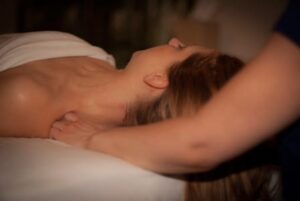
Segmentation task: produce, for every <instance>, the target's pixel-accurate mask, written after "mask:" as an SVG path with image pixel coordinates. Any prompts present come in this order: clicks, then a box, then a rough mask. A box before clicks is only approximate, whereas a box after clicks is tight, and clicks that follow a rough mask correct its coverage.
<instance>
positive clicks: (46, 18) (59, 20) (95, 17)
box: [0, 0, 194, 66]
mask: <svg viewBox="0 0 300 201" xmlns="http://www.w3.org/2000/svg"><path fill="white" fill-rule="evenodd" d="M0 2H1V7H2V8H1V9H0V11H1V20H0V24H1V26H0V33H1V34H2V33H11V32H29V31H39V30H58V31H64V32H69V33H73V34H75V35H77V36H79V37H81V38H83V39H85V40H87V41H88V42H90V43H92V44H93V45H96V46H100V47H102V48H104V49H105V50H107V51H108V52H110V53H112V54H113V55H114V56H116V57H117V61H118V62H117V64H118V66H123V65H125V64H126V62H127V61H128V59H129V58H130V55H131V54H132V52H133V51H135V50H138V49H144V48H147V47H149V46H152V45H155V43H156V42H155V40H153V37H152V36H151V34H152V28H151V27H153V23H158V21H159V20H160V19H161V17H163V16H162V15H161V13H162V12H161V9H162V7H163V6H164V5H166V2H168V4H167V5H169V6H171V7H172V6H176V7H180V5H179V3H180V2H184V5H183V6H184V7H185V8H184V9H183V10H184V11H183V12H182V13H183V15H184V13H187V12H188V10H190V8H191V7H192V6H193V4H194V1H193V0H184V1H182V0H181V1H176V0H172V1H160V0H0ZM153 10H154V11H153ZM154 26H155V25H154Z"/></svg>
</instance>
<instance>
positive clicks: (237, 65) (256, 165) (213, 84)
mask: <svg viewBox="0 0 300 201" xmlns="http://www.w3.org/2000/svg"><path fill="white" fill-rule="evenodd" d="M243 65H244V64H243V62H242V61H240V60H239V59H237V58H235V57H231V56H228V55H224V54H219V53H217V52H214V53H211V54H206V55H202V54H193V55H191V56H190V57H188V58H187V59H186V60H184V61H183V62H180V63H177V64H175V65H173V66H172V67H171V68H170V70H169V73H168V80H169V85H168V87H167V89H166V90H165V92H164V93H163V95H162V96H161V97H159V98H158V99H157V100H155V101H153V102H151V103H142V104H140V105H139V106H138V107H135V108H131V109H130V110H128V112H127V115H126V117H125V119H124V125H125V126H134V125H142V124H149V123H154V122H157V121H162V120H165V119H170V118H174V117H180V116H185V115H193V114H195V113H196V111H198V110H199V109H200V108H201V107H202V106H203V105H204V104H205V103H206V102H207V101H208V100H209V99H210V98H211V97H212V96H213V95H214V94H215V93H217V91H218V90H219V89H221V88H222V87H223V86H224V85H225V84H226V82H227V81H228V80H229V79H230V78H232V77H233V76H234V75H235V74H236V73H237V72H238V71H239V70H240V69H241V68H242V66H243ZM269 156H270V151H269V149H268V148H266V146H265V145H260V146H258V147H256V148H254V149H253V150H251V151H249V152H247V153H245V154H244V155H242V156H240V157H238V158H236V159H233V160H232V161H229V162H226V163H224V164H222V165H220V166H219V167H217V168H216V169H214V170H212V171H210V172H208V173H195V174H188V175H185V176H184V177H185V179H186V182H187V184H186V192H185V200H186V201H198V200H199V201H271V200H274V197H276V196H277V194H278V192H279V187H278V185H274V186H273V189H270V187H271V186H270V180H271V178H272V175H273V173H274V166H273V165H272V161H270V160H269V159H270V157H269Z"/></svg>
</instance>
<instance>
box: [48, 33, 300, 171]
mask: <svg viewBox="0 0 300 201" xmlns="http://www.w3.org/2000/svg"><path fill="white" fill-rule="evenodd" d="M299 77H300V51H299V47H298V46H296V45H295V44H293V43H292V42H291V41H289V40H288V39H287V38H285V37H284V36H282V35H281V34H278V33H274V34H273V35H272V37H271V38H270V40H269V41H268V43H267V44H266V46H265V47H264V49H263V50H262V51H261V53H260V54H259V55H258V56H257V57H256V58H255V59H254V60H253V61H252V62H251V63H249V64H247V65H246V67H245V68H244V69H243V70H242V71H241V72H240V73H239V74H238V75H237V76H235V77H234V78H233V79H232V80H231V81H230V82H229V83H228V84H227V85H226V86H225V87H224V88H223V89H222V90H221V91H220V92H219V93H217V95H216V96H215V97H213V98H212V100H211V101H209V103H208V104H206V105H205V106H204V107H202V108H201V111H198V112H197V113H196V115H194V116H192V117H186V118H176V119H172V120H168V121H164V122H160V123H156V124H151V125H146V126H137V127H129V128H116V129H108V130H105V131H103V130H102V131H99V130H98V129H97V128H95V127H93V128H91V127H90V128H88V127H85V129H82V127H81V126H83V125H86V123H85V121H82V120H81V118H79V116H78V115H77V114H76V113H69V114H68V115H67V116H66V117H65V118H64V119H63V120H61V121H60V122H57V123H55V124H54V125H53V129H52V133H51V134H52V136H53V138H55V139H57V140H60V141H63V142H66V143H69V144H73V145H77V146H81V147H84V148H87V149H91V150H95V151H99V152H104V153H107V154H110V155H114V156H116V157H119V158H122V159H124V160H127V161H129V162H131V163H133V164H136V165H139V166H141V167H144V168H146V169H149V170H152V171H157V172H163V173H186V172H201V171H207V170H210V169H212V168H214V167H216V166H217V165H219V164H220V163H222V162H224V161H226V160H229V159H231V158H233V157H235V156H237V155H239V154H241V153H243V152H245V151H247V150H248V149H250V148H252V147H253V146H255V145H257V144H258V143H260V142H262V141H264V140H266V139H268V138H270V137H271V136H274V135H275V134H276V133H277V132H278V131H280V130H281V129H283V128H284V127H285V126H288V125H289V124H290V123H292V122H293V121H294V120H296V119H297V118H299V114H300V93H299V91H300V79H299Z"/></svg>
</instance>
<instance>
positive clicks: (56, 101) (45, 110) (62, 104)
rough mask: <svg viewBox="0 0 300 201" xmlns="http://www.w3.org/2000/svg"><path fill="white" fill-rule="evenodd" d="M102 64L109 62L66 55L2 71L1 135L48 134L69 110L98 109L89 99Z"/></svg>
mask: <svg viewBox="0 0 300 201" xmlns="http://www.w3.org/2000/svg"><path fill="white" fill-rule="evenodd" d="M99 65H100V66H101V65H104V66H105V65H107V64H106V63H105V62H102V61H100V60H97V61H96V60H95V59H91V58H88V57H66V58H55V59H48V60H40V61H34V62H31V63H27V64H23V65H21V66H19V67H16V68H13V69H10V70H7V71H4V72H1V73H0V111H1V113H0V119H1V121H0V136H6V137H8V136H17V137H48V132H49V128H50V126H51V124H52V123H53V122H54V121H55V120H57V119H59V118H61V117H62V116H63V114H65V113H66V112H69V111H79V112H83V113H84V112H86V113H88V112H89V111H92V110H93V109H95V108H94V105H93V104H91V103H90V101H88V100H90V99H91V96H93V94H94V93H92V90H95V88H96V86H97V84H98V82H97V75H98V74H99V73H101V72H99ZM87 110H89V111H87ZM94 112H95V111H94Z"/></svg>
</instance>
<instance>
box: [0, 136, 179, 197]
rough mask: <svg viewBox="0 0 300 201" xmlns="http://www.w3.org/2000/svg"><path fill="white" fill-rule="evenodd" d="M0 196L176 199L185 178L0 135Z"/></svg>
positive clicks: (54, 144)
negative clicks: (168, 175) (181, 178)
mask: <svg viewBox="0 0 300 201" xmlns="http://www.w3.org/2000/svg"><path fill="white" fill-rule="evenodd" d="M0 158H1V162H0V200H1V201H77V200H78V201H94V200H95V201H96V200H97V201H119V200H120V201H127V200H128V201H152V200H153V201H180V200H182V199H183V194H184V182H183V181H181V180H179V179H175V178H171V177H166V176H162V175H159V174H156V173H153V172H149V171H146V170H143V169H141V168H139V167H136V166H133V165H131V164H129V163H127V162H125V161H122V160H120V159H117V158H114V157H111V156H108V155H105V154H102V153H96V152H92V151H87V150H81V149H77V148H74V147H71V146H68V145H65V144H63V143H58V142H56V141H52V140H43V139H23V138H0Z"/></svg>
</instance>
